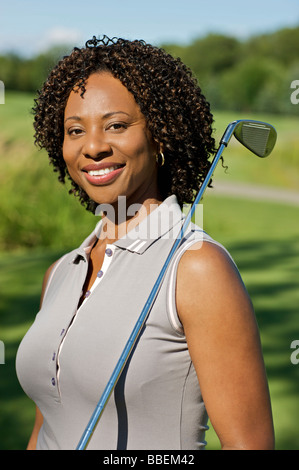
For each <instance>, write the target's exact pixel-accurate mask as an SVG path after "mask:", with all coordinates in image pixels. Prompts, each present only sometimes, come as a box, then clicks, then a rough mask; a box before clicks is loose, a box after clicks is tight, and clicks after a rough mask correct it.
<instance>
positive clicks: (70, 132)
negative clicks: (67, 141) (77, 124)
mask: <svg viewBox="0 0 299 470" xmlns="http://www.w3.org/2000/svg"><path fill="white" fill-rule="evenodd" d="M81 132H82V129H68V130H67V134H68V135H79V134H81Z"/></svg>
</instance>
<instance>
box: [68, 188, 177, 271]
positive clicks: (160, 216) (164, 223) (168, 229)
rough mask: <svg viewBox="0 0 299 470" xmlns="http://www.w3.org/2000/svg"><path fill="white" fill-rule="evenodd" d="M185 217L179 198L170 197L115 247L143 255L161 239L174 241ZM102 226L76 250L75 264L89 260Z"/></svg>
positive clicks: (99, 224) (97, 226)
mask: <svg viewBox="0 0 299 470" xmlns="http://www.w3.org/2000/svg"><path fill="white" fill-rule="evenodd" d="M184 217H185V216H184V214H183V213H182V211H181V208H180V206H179V204H178V201H177V197H176V196H175V195H172V196H169V197H168V198H167V199H165V200H164V201H163V202H162V204H160V205H159V206H158V207H157V208H156V209H154V210H153V211H152V212H150V214H149V215H148V216H147V217H146V218H145V219H143V220H142V221H141V222H140V224H138V225H137V226H136V227H134V228H133V229H131V230H129V232H128V233H127V234H126V235H125V236H123V237H122V238H120V239H119V240H116V241H115V242H114V243H113V245H115V246H117V247H119V248H121V249H125V250H128V251H131V252H134V253H139V254H142V253H144V252H145V251H146V250H147V249H148V248H149V247H150V246H151V245H152V244H153V243H155V242H156V241H157V240H158V239H160V238H172V239H173V240H174V239H175V237H176V235H177V234H178V230H176V227H177V225H178V224H179V222H182V221H183V218H184ZM101 224H102V222H101V221H100V222H99V223H98V224H97V225H96V227H95V229H94V230H93V232H92V233H91V234H90V235H89V236H88V237H87V238H86V239H85V240H84V242H83V243H82V245H81V246H80V247H79V248H78V249H77V250H75V253H76V256H75V258H74V259H73V260H72V261H73V262H74V261H75V260H76V259H77V258H78V256H81V257H83V258H84V259H85V260H86V259H87V257H88V254H89V253H90V251H91V249H92V247H93V245H94V243H95V241H96V239H97V238H98V235H99V233H100V230H101ZM180 227H181V225H180Z"/></svg>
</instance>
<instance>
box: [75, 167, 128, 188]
mask: <svg viewBox="0 0 299 470" xmlns="http://www.w3.org/2000/svg"><path fill="white" fill-rule="evenodd" d="M124 167H125V165H124V164H118V163H111V164H109V165H108V164H107V163H106V164H103V163H101V164H98V165H96V164H92V165H88V166H86V167H84V168H83V169H82V171H83V172H84V174H85V177H86V179H87V181H89V183H91V184H94V185H102V184H107V183H111V182H112V181H114V180H115V179H116V178H117V177H118V176H119V175H120V174H121V173H122V171H123V170H124Z"/></svg>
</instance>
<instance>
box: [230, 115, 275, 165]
mask: <svg viewBox="0 0 299 470" xmlns="http://www.w3.org/2000/svg"><path fill="white" fill-rule="evenodd" d="M234 136H235V137H236V139H237V140H238V141H239V142H240V143H241V144H242V145H244V147H246V148H247V149H248V150H250V151H251V152H253V153H254V154H255V155H257V156H258V157H261V158H264V157H267V156H268V155H270V153H271V152H272V150H273V148H274V145H275V143H276V138H277V133H276V130H275V129H274V127H273V126H271V124H268V123H265V122H261V121H250V120H244V121H243V120H242V121H239V122H238V124H237V125H236V127H235V129H234Z"/></svg>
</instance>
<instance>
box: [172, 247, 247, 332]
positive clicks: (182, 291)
mask: <svg viewBox="0 0 299 470" xmlns="http://www.w3.org/2000/svg"><path fill="white" fill-rule="evenodd" d="M238 302H241V303H243V302H246V303H247V302H249V303H250V299H249V296H248V293H247V290H246V288H245V286H244V283H243V281H242V278H241V275H240V273H239V270H238V268H237V266H236V264H235V263H234V261H233V259H232V257H231V256H230V254H229V253H228V251H227V250H226V249H224V248H223V247H222V245H220V244H217V243H210V242H209V241H201V242H197V243H194V244H193V245H192V246H191V247H190V248H189V249H187V250H186V251H185V252H184V253H183V255H182V257H181V259H180V262H179V265H178V271H177V309H178V313H179V316H180V319H181V321H182V323H184V319H185V318H186V316H187V317H188V319H190V315H191V312H192V315H202V316H204V314H205V313H208V312H211V311H213V310H214V311H216V310H218V311H219V312H221V311H223V309H222V306H223V305H224V304H226V305H227V306H228V305H232V304H236V303H238Z"/></svg>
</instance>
